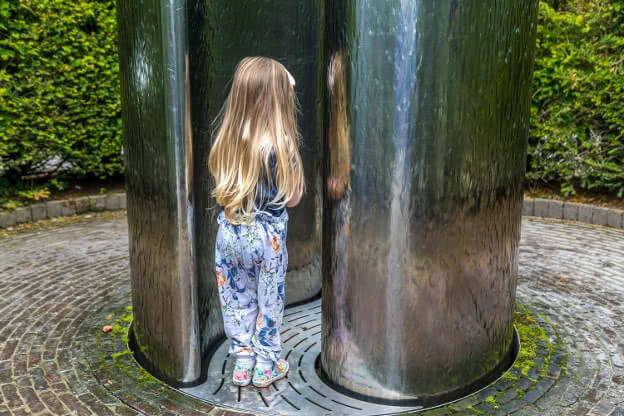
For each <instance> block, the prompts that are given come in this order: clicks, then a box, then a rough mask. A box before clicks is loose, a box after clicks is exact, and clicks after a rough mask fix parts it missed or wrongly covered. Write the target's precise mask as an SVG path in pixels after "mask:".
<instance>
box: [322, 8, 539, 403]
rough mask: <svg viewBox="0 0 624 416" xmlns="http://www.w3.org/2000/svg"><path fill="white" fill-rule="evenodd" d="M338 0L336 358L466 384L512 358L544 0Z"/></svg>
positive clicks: (361, 379) (336, 366) (334, 31)
mask: <svg viewBox="0 0 624 416" xmlns="http://www.w3.org/2000/svg"><path fill="white" fill-rule="evenodd" d="M327 4H328V7H327V10H326V16H327V20H326V22H327V27H326V30H327V32H326V33H327V36H326V39H325V42H326V47H327V51H326V54H325V55H326V57H327V63H326V68H327V81H328V96H327V108H328V111H329V115H328V120H327V121H328V123H327V126H328V131H327V135H326V137H327V144H326V155H327V157H326V166H325V168H324V170H325V183H326V186H325V187H326V191H325V192H326V195H325V199H324V201H325V202H324V209H323V212H324V215H323V277H324V281H323V333H322V336H323V338H322V353H321V362H322V368H323V370H324V371H325V373H326V375H327V377H328V378H329V380H330V381H331V382H333V383H336V384H337V385H339V386H342V387H343V388H346V389H348V390H350V391H352V392H355V393H357V394H360V395H364V396H367V397H371V398H377V399H386V400H387V399H392V400H413V401H422V402H426V401H427V399H428V398H432V397H437V396H439V395H444V394H447V395H448V394H451V395H452V394H453V392H456V391H458V390H460V389H461V388H462V387H465V386H468V385H470V384H471V383H473V382H475V381H476V380H478V379H480V378H482V377H483V376H484V375H487V374H488V373H489V372H491V371H492V370H493V369H494V368H495V367H496V366H497V365H499V364H500V363H501V362H502V361H503V360H506V359H508V358H509V353H510V346H511V344H512V334H513V330H512V313H513V304H514V298H515V289H516V276H517V267H518V264H517V253H518V243H519V237H520V215H521V202H522V181H523V177H524V171H525V160H526V159H525V158H526V146H527V130H528V122H529V102H530V85H531V80H532V66H533V51H534V43H535V42H534V41H535V32H536V15H537V1H536V0H531V1H529V2H518V1H517V0H501V1H496V2H493V1H483V0H466V1H457V0H436V1H420V0H391V1H390V0H389V1H377V0H344V1H336V2H328V3H327Z"/></svg>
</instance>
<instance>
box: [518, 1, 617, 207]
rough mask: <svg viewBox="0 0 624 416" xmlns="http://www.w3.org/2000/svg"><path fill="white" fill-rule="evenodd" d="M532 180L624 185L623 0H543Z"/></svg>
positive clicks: (571, 187) (570, 185)
mask: <svg viewBox="0 0 624 416" xmlns="http://www.w3.org/2000/svg"><path fill="white" fill-rule="evenodd" d="M537 37H538V42H537V52H536V61H535V78H534V84H533V91H534V92H533V105H532V108H531V116H532V118H531V130H530V138H529V171H528V173H527V177H528V179H529V180H530V181H532V182H539V181H543V182H556V183H561V189H562V191H563V192H564V193H574V192H575V188H578V187H580V188H583V189H589V190H600V191H603V192H604V191H607V192H614V193H617V194H618V195H619V196H620V197H621V196H622V194H623V193H624V1H623V0H569V1H567V2H566V1H565V0H550V1H549V2H541V3H540V13H539V26H538V36H537Z"/></svg>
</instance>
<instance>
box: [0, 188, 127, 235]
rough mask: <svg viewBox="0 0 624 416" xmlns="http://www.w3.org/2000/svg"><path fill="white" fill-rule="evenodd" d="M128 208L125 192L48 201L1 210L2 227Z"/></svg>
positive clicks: (0, 223) (0, 226)
mask: <svg viewBox="0 0 624 416" xmlns="http://www.w3.org/2000/svg"><path fill="white" fill-rule="evenodd" d="M120 209H126V194H125V192H117V193H110V194H107V195H93V196H83V197H81V198H75V199H66V200H62V201H48V202H42V203H40V204H33V205H30V206H27V207H21V208H17V209H15V210H14V211H7V212H0V228H9V227H13V226H14V225H16V224H22V223H28V222H33V221H39V220H44V219H52V218H56V217H71V216H74V215H76V214H84V213H87V212H99V211H116V210H120Z"/></svg>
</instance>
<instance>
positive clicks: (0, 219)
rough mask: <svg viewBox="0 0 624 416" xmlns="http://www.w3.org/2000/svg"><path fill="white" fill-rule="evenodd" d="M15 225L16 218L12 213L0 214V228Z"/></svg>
mask: <svg viewBox="0 0 624 416" xmlns="http://www.w3.org/2000/svg"><path fill="white" fill-rule="evenodd" d="M16 223H17V218H15V214H14V213H13V212H8V211H7V212H0V228H8V227H13V226H14V225H15V224H16Z"/></svg>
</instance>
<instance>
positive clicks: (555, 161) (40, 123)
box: [0, 0, 624, 196]
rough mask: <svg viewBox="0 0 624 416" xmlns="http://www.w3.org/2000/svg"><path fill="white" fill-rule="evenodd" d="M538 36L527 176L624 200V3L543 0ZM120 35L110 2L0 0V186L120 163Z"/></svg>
mask: <svg viewBox="0 0 624 416" xmlns="http://www.w3.org/2000/svg"><path fill="white" fill-rule="evenodd" d="M538 32H539V33H538V44H537V53H536V63H535V78H534V93H533V104H532V108H531V130H530V138H529V158H528V173H527V178H528V179H529V181H530V182H532V183H539V182H550V183H553V182H555V183H560V184H562V185H561V189H562V191H563V192H564V193H573V192H574V191H575V189H577V188H583V189H594V190H600V191H607V192H610V193H611V192H612V193H617V194H619V195H620V196H622V194H623V193H624V53H623V51H624V0H544V1H542V2H541V3H540V14H539V26H538ZM116 39H117V31H116V22H115V0H90V1H87V0H0V194H2V192H1V191H2V188H4V189H5V190H6V189H7V188H17V189H19V188H20V187H21V186H20V179H19V178H20V177H21V176H23V175H27V174H30V173H32V172H34V171H37V169H39V168H40V167H41V166H42V164H43V163H45V162H46V161H47V160H49V159H51V158H52V157H53V156H57V157H58V159H57V160H58V161H67V162H70V163H71V165H72V167H73V168H72V170H73V173H74V174H75V175H78V176H83V175H94V176H97V177H99V178H102V179H105V178H107V177H110V176H112V175H115V174H118V173H121V172H122V171H123V164H122V161H121V158H120V152H121V143H122V130H121V117H120V98H119V96H120V94H119V79H118V70H119V64H118V56H117V40H116ZM2 170H3V171H2ZM0 196H1V195H0Z"/></svg>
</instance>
